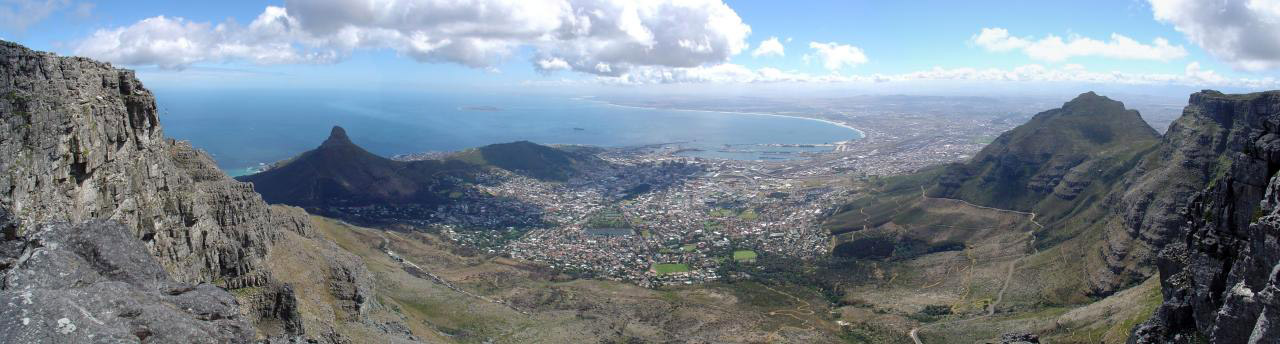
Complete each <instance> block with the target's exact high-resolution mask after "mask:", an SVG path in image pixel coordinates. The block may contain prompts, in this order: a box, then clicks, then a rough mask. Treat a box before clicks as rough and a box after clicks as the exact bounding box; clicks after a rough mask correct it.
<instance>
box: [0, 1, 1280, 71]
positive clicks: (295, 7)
mask: <svg viewBox="0 0 1280 344" xmlns="http://www.w3.org/2000/svg"><path fill="white" fill-rule="evenodd" d="M439 3H440V1H433V0H420V1H408V0H376V1H363V0H362V1H353V0H352V1H349V0H312V1H270V2H265V3H264V2H251V1H218V2H197V1H177V2H176V1H112V2H96V1H95V2H86V1H74V0H0V22H3V23H7V24H3V25H0V37H3V38H5V39H8V40H14V41H17V42H20V43H22V44H25V45H27V46H29V47H32V48H34V49H39V50H48V51H54V52H57V53H59V54H63V55H77V54H78V55H87V56H90V57H94V58H98V59H104V60H108V61H112V62H114V63H116V64H120V65H125V66H127V67H130V68H135V69H138V70H139V71H140V74H141V75H142V76H143V79H144V81H146V82H148V83H149V84H159V85H163V86H166V87H187V88H199V87H267V88H270V87H324V88H344V87H353V85H363V86H364V87H378V86H376V85H382V86H385V87H402V86H403V85H418V86H422V87H428V88H440V87H460V88H512V87H516V88H528V87H537V88H574V89H581V88H598V87H602V86H601V85H606V86H603V87H612V88H618V87H634V86H635V85H638V84H639V85H644V84H739V85H752V84H772V83H786V84H802V85H807V86H813V87H829V86H839V85H845V84H850V85H859V84H860V85H876V84H885V83H921V82H923V83H926V84H927V83H931V82H940V83H941V82H948V81H949V80H954V79H964V80H972V81H974V82H982V83H1006V84H1007V83H1011V82H1012V83H1026V84H1035V85H1043V84H1054V83H1086V84H1087V83H1101V84H1109V83H1114V84H1131V85H1135V87H1139V86H1144V85H1158V86H1167V85H1170V84H1173V85H1180V86H1184V87H1217V88H1237V89H1267V88H1280V87H1278V86H1277V85H1278V83H1277V81H1276V80H1275V79H1276V78H1277V76H1280V72H1278V70H1277V68H1278V67H1280V56H1272V55H1280V33H1278V32H1280V24H1277V23H1280V2H1278V1H1275V0H1239V1H1222V2H1212V3H1211V4H1209V3H1210V2H1205V1H1199V2H1197V1H1183V0H1150V1H1115V0H1112V1H1072V2H1049V1H966V2H956V1H917V2H907V1H794V2H780V1H727V2H723V3H722V2H720V1H718V0H696V1H650V2H645V3H646V4H648V5H652V6H648V5H646V6H637V5H635V3H633V2H627V1H621V0H538V1H519V2H510V1H502V0H474V1H473V3H474V4H475V5H473V6H471V7H472V8H463V9H456V8H448V7H447V6H442V5H440V4H439ZM370 4H372V5H370ZM482 5H483V7H485V8H488V9H491V10H490V11H488V12H477V11H472V10H474V9H475V8H481V7H482ZM269 6H270V8H269ZM351 6H356V7H351ZM359 6H364V7H363V8H362V7H359ZM370 6H372V7H377V8H372V9H371V8H367V7H370ZM513 6H517V7H518V6H524V7H523V8H514V9H509V11H503V9H504V7H513ZM663 6H665V7H663ZM1215 6H1216V7H1215ZM636 7H639V9H637V8H636ZM273 9H275V12H273ZM493 9H497V10H493ZM363 10H368V12H367V13H365V12H362V11H363ZM637 12H639V13H640V14H636V13H637ZM576 16H581V17H590V18H586V19H589V20H587V22H577V21H575V20H581V19H576V18H577V17H576ZM1231 16H1235V17H1231ZM267 17H269V18H267ZM264 18H266V19H264ZM672 18H677V19H678V20H676V21H671V20H673V19H672ZM258 21H261V22H262V23H261V24H264V25H258V24H260V23H258ZM1224 22H1227V23H1237V24H1238V25H1239V27H1228V26H1226V25H1223V24H1222V23H1224ZM674 23H691V24H690V25H688V26H681V25H678V24H674ZM266 24H270V25H266ZM219 25H221V26H223V28H221V29H219V28H218V26H219ZM272 25H275V26H272ZM628 25H630V26H628ZM175 28H178V29H175ZM984 29H985V30H986V31H984ZM343 30H345V31H343ZM567 30H568V31H572V30H578V31H574V33H573V34H565V32H567ZM1250 30H1252V31H1250ZM1242 31H1243V33H1241V32H1242ZM1229 33H1230V34H1235V35H1240V36H1238V37H1235V36H1227V35H1228V34H1229ZM1113 35H1119V36H1121V37H1118V38H1117V37H1115V36H1113ZM351 37H359V39H352V38H351ZM772 37H776V38H777V39H778V42H779V43H781V45H782V47H783V54H776V53H775V54H764V55H759V56H755V55H756V54H753V52H754V51H756V49H758V48H759V47H760V46H761V42H762V41H764V40H766V39H769V38H772ZM1055 37H1056V38H1055ZM1228 38H1234V39H1228ZM1055 40H1056V42H1057V43H1062V44H1057V45H1055V44H1052V43H1055ZM1125 40H1129V41H1127V42H1126V41H1125ZM1157 40H1163V41H1161V42H1157ZM1224 41H1229V42H1226V43H1224ZM173 42H184V44H188V46H186V48H184V49H178V50H174V49H175V48H173V46H174V45H173V44H171V43H173ZM1077 43H1078V44H1077ZM1126 43H1129V44H1128V45H1126ZM823 50H826V51H827V52H828V54H823ZM1006 86H1007V85H1006ZM1015 88H1016V87H1015Z"/></svg>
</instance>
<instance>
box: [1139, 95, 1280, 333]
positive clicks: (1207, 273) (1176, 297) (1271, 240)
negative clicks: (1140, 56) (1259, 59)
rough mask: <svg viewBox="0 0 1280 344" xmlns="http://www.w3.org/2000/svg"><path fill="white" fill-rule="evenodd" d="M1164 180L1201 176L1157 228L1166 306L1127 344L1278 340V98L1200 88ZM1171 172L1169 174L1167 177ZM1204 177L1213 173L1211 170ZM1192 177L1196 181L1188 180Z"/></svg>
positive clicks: (1176, 134)
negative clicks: (1178, 206) (1196, 186)
mask: <svg viewBox="0 0 1280 344" xmlns="http://www.w3.org/2000/svg"><path fill="white" fill-rule="evenodd" d="M1170 135H1171V136H1170V137H1167V138H1166V141H1167V142H1166V143H1170V144H1176V145H1174V146H1172V147H1171V148H1170V149H1169V151H1171V152H1176V153H1175V157H1174V160H1173V161H1176V162H1178V163H1176V164H1173V165H1170V166H1171V167H1169V168H1166V171H1165V173H1164V174H1163V175H1166V176H1179V174H1175V172H1176V171H1180V173H1181V174H1180V176H1183V177H1185V176H1188V175H1194V176H1203V177H1204V179H1205V181H1204V183H1203V184H1201V185H1203V186H1200V187H1198V188H1196V189H1195V191H1193V192H1190V193H1189V194H1190V195H1189V196H1188V197H1187V198H1186V200H1185V201H1182V202H1178V203H1173V204H1184V206H1183V207H1181V208H1179V209H1176V210H1168V209H1164V208H1157V209H1153V210H1151V212H1152V213H1158V214H1148V215H1147V218H1152V217H1153V216H1159V217H1160V218H1161V219H1162V220H1161V221H1159V225H1158V227H1151V229H1152V230H1151V231H1148V232H1146V233H1143V232H1141V231H1140V232H1138V233H1137V234H1139V235H1141V237H1142V238H1144V240H1145V241H1146V242H1147V243H1148V244H1149V245H1151V247H1160V251H1159V252H1160V253H1159V255H1158V256H1157V258H1156V261H1155V262H1156V267H1157V268H1158V271H1159V276H1160V280H1161V292H1162V293H1163V295H1164V303H1163V304H1162V305H1161V306H1160V307H1159V308H1158V309H1157V311H1156V314H1155V315H1154V316H1153V317H1152V318H1151V319H1150V320H1149V321H1147V322H1146V323H1143V324H1140V325H1138V326H1137V327H1135V329H1134V336H1133V338H1131V339H1130V342H1131V343H1170V342H1171V343H1192V342H1209V343H1274V342H1275V340H1276V339H1275V338H1277V336H1280V326H1278V325H1280V324H1276V323H1275V321H1274V319H1277V316H1280V299H1277V296H1276V293H1277V291H1280V289H1278V287H1280V241H1278V238H1280V207H1277V205H1280V175H1278V174H1277V172H1280V92H1275V91H1273V92H1264V93H1254V94H1247V95H1226V94H1222V93H1218V92H1214V91H1204V92H1200V93H1197V94H1194V95H1192V96H1191V102H1190V105H1189V106H1188V107H1187V109H1186V110H1185V113H1184V115H1183V117H1182V118H1181V119H1179V120H1178V121H1177V122H1175V124H1174V125H1173V127H1171V129H1170ZM1171 170H1172V171H1171ZM1206 172H1207V173H1206ZM1191 180H1195V179H1191Z"/></svg>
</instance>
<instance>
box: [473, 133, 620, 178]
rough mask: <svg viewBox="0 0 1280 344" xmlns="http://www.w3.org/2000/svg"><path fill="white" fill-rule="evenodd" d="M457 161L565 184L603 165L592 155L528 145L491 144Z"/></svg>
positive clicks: (528, 143)
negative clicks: (588, 170)
mask: <svg viewBox="0 0 1280 344" xmlns="http://www.w3.org/2000/svg"><path fill="white" fill-rule="evenodd" d="M453 158H455V159H459V160H462V161H468V162H472V163H476V164H480V165H490V166H494V167H497V168H501V169H504V170H507V171H511V172H514V173H517V174H521V175H524V176H527V177H530V178H535V179H541V180H551V181H565V180H568V179H569V178H570V177H572V176H574V175H575V174H577V173H578V171H580V170H581V169H583V168H590V167H591V166H595V165H599V164H602V163H603V162H602V161H601V160H600V159H599V158H596V157H595V156H594V155H590V154H574V153H572V152H567V151H565V150H561V149H558V148H552V147H547V146H543V145H539V144H535V143H533V142H529V141H516V142H511V143H499V144H492V145H488V146H484V147H480V148H476V149H469V150H466V151H462V152H460V153H458V154H456V155H454V156H453Z"/></svg>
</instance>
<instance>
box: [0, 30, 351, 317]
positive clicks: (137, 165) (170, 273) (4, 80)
mask: <svg viewBox="0 0 1280 344" xmlns="http://www.w3.org/2000/svg"><path fill="white" fill-rule="evenodd" d="M0 133H3V134H0V209H5V210H7V211H8V212H9V213H11V214H12V216H13V218H14V223H16V225H14V226H12V228H10V229H8V230H6V231H5V239H6V240H7V241H8V242H25V244H24V245H26V246H30V245H32V243H33V242H34V241H33V240H36V239H35V238H37V237H39V236H41V235H45V234H41V232H39V231H37V230H36V229H37V228H42V227H41V226H42V225H41V224H45V223H80V222H84V221H89V220H95V219H101V220H110V221H113V222H117V223H120V224H123V228H125V230H126V231H127V233H128V234H129V236H130V237H133V238H136V239H137V240H139V241H140V243H141V245H138V246H137V248H142V249H145V250H146V253H148V254H147V256H150V257H152V258H153V259H154V262H155V263H156V264H158V265H159V266H160V267H162V269H163V271H164V272H165V274H166V275H167V276H166V277H167V278H171V279H172V280H173V281H174V282H175V283H187V284H197V283H202V282H212V283H215V284H217V285H218V286H221V287H224V288H228V289H234V290H236V291H237V292H236V293H235V294H236V296H237V299H238V300H239V306H238V307H239V309H240V312H241V313H242V314H243V315H245V318H247V319H249V320H251V321H252V322H253V324H254V325H255V328H256V330H257V332H258V333H257V335H258V336H259V337H260V338H277V339H281V338H289V337H294V338H311V339H319V340H324V341H342V340H343V339H342V336H341V335H340V334H339V333H336V332H335V331H336V330H335V329H334V327H335V324H336V323H337V322H356V323H364V322H368V321H366V320H367V319H366V317H364V315H365V314H366V313H367V312H368V311H369V308H370V307H376V304H374V303H372V302H371V300H372V299H373V298H372V297H371V295H369V294H368V293H369V290H370V287H369V286H367V285H361V284H360V283H366V282H367V281H368V280H369V279H368V277H367V276H365V275H367V272H366V271H365V270H364V267H363V265H361V264H358V260H356V258H354V257H352V256H351V255H350V254H348V253H346V252H341V251H340V250H337V249H336V248H334V247H333V245H332V244H331V243H330V244H327V245H326V244H325V243H318V242H316V240H318V239H316V236H315V235H314V234H312V230H311V228H310V224H309V219H308V218H307V217H306V214H305V213H303V212H302V211H300V210H297V209H291V208H281V207H271V206H268V205H267V203H265V202H263V201H262V199H261V197H260V196H259V195H258V194H257V193H255V192H254V189H253V186H252V185H250V184H246V183H240V182H236V181H234V180H232V179H230V178H229V177H227V176H226V175H225V174H223V173H222V172H221V171H219V170H218V169H217V168H216V165H215V164H214V163H213V161H212V159H211V158H210V157H209V156H208V155H206V154H205V153H203V152H201V151H198V150H195V149H193V148H192V147H191V145H189V144H187V143H185V142H178V141H173V140H169V139H166V138H165V137H164V134H163V132H162V130H161V127H160V123H159V118H158V117H157V113H156V105H155V99H154V98H153V96H152V94H151V92H150V91H148V90H147V89H146V88H145V87H143V85H142V84H141V83H140V82H139V81H138V80H137V79H136V78H135V77H134V73H133V72H132V71H129V70H122V69H115V68H113V67H112V66H110V65H109V64H105V63H101V62H96V61H92V60H89V59H84V58H75V57H58V56H55V55H53V54H48V53H41V52H35V51H31V50H29V49H26V48H24V47H22V46H19V45H16V44H13V43H8V42H0ZM91 227H92V226H91ZM75 228H80V227H75ZM76 230H77V229H74V228H73V229H69V230H67V231H71V232H75V231H76ZM302 244H308V245H311V246H314V247H316V248H317V250H318V251H319V252H323V256H324V257H323V258H325V259H321V260H319V261H317V262H314V263H315V265H316V267H317V269H319V270H320V272H323V273H321V274H315V273H311V274H308V275H311V276H321V277H323V278H326V279H327V281H324V283H323V284H321V285H325V286H328V287H327V288H325V290H323V291H322V292H324V293H326V294H328V295H326V296H327V297H331V299H326V300H333V301H332V302H328V304H331V305H335V306H334V308H335V313H330V314H329V315H328V318H324V317H321V318H315V319H313V318H314V317H308V315H307V314H308V311H309V309H298V308H297V307H291V306H290V305H298V304H300V303H301V304H306V303H305V302H298V300H297V299H298V298H299V296H298V295H296V294H295V292H294V291H295V290H296V286H294V285H291V284H292V283H291V281H294V280H298V279H300V278H302V277H301V276H297V274H294V273H292V271H290V270H287V269H284V268H282V267H281V266H282V264H280V263H279V262H273V261H271V259H273V258H272V257H273V256H274V255H273V252H274V251H279V249H278V247H291V246H297V245H302ZM131 248H133V247H131V246H124V247H122V248H121V249H131ZM7 268H9V269H8V270H6V271H5V272H4V273H5V274H6V276H9V277H12V276H13V274H14V273H16V272H15V271H18V270H17V269H16V268H15V267H14V266H10V267H7ZM135 287H138V288H142V289H144V290H143V291H142V293H143V294H142V295H141V296H139V297H140V299H139V300H143V299H146V297H147V295H151V294H149V293H150V292H153V291H154V290H151V289H154V288H152V286H151V285H149V284H144V285H140V286H135ZM224 293H225V292H224ZM162 294H163V293H162ZM140 302H141V301H140ZM147 302H150V301H147ZM334 314H338V315H340V316H339V317H337V318H336V320H335V319H329V318H335V317H334ZM67 316H69V317H71V318H73V319H72V321H89V320H91V319H88V320H86V319H87V318H92V316H90V315H76V314H69V315H67ZM78 323H80V322H78ZM274 324H279V325H280V326H274ZM307 325H310V326H309V327H308V326H307ZM104 326H105V325H104ZM82 328H83V327H82ZM82 333H84V332H82Z"/></svg>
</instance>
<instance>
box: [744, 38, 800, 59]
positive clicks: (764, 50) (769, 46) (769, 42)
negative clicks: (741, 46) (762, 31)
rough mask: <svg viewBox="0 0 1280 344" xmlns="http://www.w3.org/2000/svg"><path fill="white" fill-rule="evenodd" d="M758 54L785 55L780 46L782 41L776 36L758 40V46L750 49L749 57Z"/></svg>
mask: <svg viewBox="0 0 1280 344" xmlns="http://www.w3.org/2000/svg"><path fill="white" fill-rule="evenodd" d="M787 41H791V39H787ZM760 56H787V53H786V51H785V49H784V48H783V47H782V42H780V41H778V37H769V39H766V40H763V41H760V46H758V47H756V50H752V51H751V57H760Z"/></svg>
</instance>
